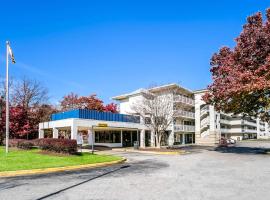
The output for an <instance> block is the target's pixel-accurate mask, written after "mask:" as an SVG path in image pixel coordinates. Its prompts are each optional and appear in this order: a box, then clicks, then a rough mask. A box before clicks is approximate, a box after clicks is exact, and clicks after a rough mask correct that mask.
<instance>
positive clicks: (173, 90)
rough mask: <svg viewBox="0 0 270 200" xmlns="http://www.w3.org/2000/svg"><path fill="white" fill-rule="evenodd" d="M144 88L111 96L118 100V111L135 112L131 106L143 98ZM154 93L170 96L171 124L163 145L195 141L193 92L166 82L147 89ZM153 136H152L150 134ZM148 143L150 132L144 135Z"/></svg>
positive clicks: (151, 140)
mask: <svg viewBox="0 0 270 200" xmlns="http://www.w3.org/2000/svg"><path fill="white" fill-rule="evenodd" d="M144 92H146V89H139V90H136V91H134V92H131V93H128V94H123V95H119V96H116V97H113V99H114V100H116V101H118V102H119V107H120V113H122V114H136V113H135V111H134V110H132V107H133V105H134V104H136V103H138V102H139V101H140V100H141V99H142V98H144V97H143V96H144V95H143V93H144ZM147 92H151V93H153V94H155V95H166V98H170V100H169V101H168V103H171V104H172V105H171V108H172V109H173V111H171V112H173V113H174V116H175V117H174V120H173V124H171V126H169V127H168V130H167V134H166V135H165V137H164V138H163V142H162V143H163V145H174V144H190V143H195V110H194V105H195V102H194V94H193V92H192V91H190V90H188V89H186V88H183V87H181V86H179V85H177V84H168V85H163V86H158V87H153V88H151V89H147ZM152 137H153V136H152ZM146 139H148V140H149V144H151V142H152V143H153V138H152V139H151V136H150V134H149V135H147V136H146Z"/></svg>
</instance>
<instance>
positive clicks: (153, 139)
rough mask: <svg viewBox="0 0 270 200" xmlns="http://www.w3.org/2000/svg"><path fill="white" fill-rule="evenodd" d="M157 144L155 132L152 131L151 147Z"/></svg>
mask: <svg viewBox="0 0 270 200" xmlns="http://www.w3.org/2000/svg"><path fill="white" fill-rule="evenodd" d="M154 146H155V132H154V131H151V147H154Z"/></svg>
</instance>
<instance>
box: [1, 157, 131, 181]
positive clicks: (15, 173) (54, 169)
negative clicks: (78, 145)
mask: <svg viewBox="0 0 270 200" xmlns="http://www.w3.org/2000/svg"><path fill="white" fill-rule="evenodd" d="M126 160H127V159H126V158H122V159H121V160H116V161H110V162H104V163H94V164H85V165H74V166H66V167H52V168H45V169H32V170H18V171H6V172H0V178H3V177H5V178H7V177H15V176H25V175H39V174H49V173H54V172H64V171H75V170H81V169H91V168H99V167H108V166H112V165H116V164H121V163H124V162H125V161H126Z"/></svg>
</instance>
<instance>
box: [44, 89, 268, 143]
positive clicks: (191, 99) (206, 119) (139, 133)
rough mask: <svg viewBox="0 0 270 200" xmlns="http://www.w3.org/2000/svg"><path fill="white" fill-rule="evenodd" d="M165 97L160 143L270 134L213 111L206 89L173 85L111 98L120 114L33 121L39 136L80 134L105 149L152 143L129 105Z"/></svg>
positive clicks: (259, 125)
mask: <svg viewBox="0 0 270 200" xmlns="http://www.w3.org/2000/svg"><path fill="white" fill-rule="evenodd" d="M145 92H150V93H153V94H155V95H156V96H163V97H164V95H165V97H166V98H168V99H169V101H168V103H170V104H171V106H170V107H171V109H172V112H173V113H174V118H173V120H172V124H171V125H170V126H169V127H168V129H167V131H166V135H165V137H164V138H163V140H162V145H181V144H193V143H195V144H200V145H202V144H207V145H209V144H210V145H211V144H216V143H218V142H219V139H220V138H221V137H225V138H233V139H236V140H242V139H255V138H265V139H267V138H270V134H269V125H268V124H267V123H265V122H262V121H260V120H259V119H252V118H250V117H243V116H240V115H232V114H226V113H223V112H217V111H216V110H215V108H214V106H212V105H206V104H205V102H204V101H203V99H202V96H203V95H204V94H205V92H206V90H197V91H191V90H188V89H186V88H184V87H181V86H179V85H178V84H168V85H163V86H158V87H154V88H151V89H139V90H136V91H134V92H131V93H128V94H123V95H119V96H116V97H113V99H114V100H116V101H117V102H118V103H119V110H120V114H114V113H99V112H97V111H91V110H80V109H77V110H71V111H67V112H63V113H56V114H54V115H52V120H51V121H49V122H43V123H40V124H39V137H40V138H43V137H53V138H70V139H76V138H77V137H78V134H82V135H83V137H84V140H85V143H89V144H90V143H94V144H95V145H104V146H110V147H125V146H133V143H134V142H135V141H138V142H139V143H140V146H141V147H145V146H153V145H154V133H153V131H152V130H151V128H149V127H148V126H146V125H145V124H144V123H143V120H141V119H140V117H138V116H136V112H135V111H134V110H133V107H134V104H136V103H138V102H139V101H140V100H142V99H143V98H144V95H143V94H144V93H145Z"/></svg>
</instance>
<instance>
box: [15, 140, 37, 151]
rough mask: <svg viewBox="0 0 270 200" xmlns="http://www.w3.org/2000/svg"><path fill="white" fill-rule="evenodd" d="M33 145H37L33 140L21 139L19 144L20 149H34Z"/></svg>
mask: <svg viewBox="0 0 270 200" xmlns="http://www.w3.org/2000/svg"><path fill="white" fill-rule="evenodd" d="M33 146H35V145H34V143H33V142H32V141H31V140H23V141H19V142H18V144H17V148H20V149H32V148H33Z"/></svg>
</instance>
